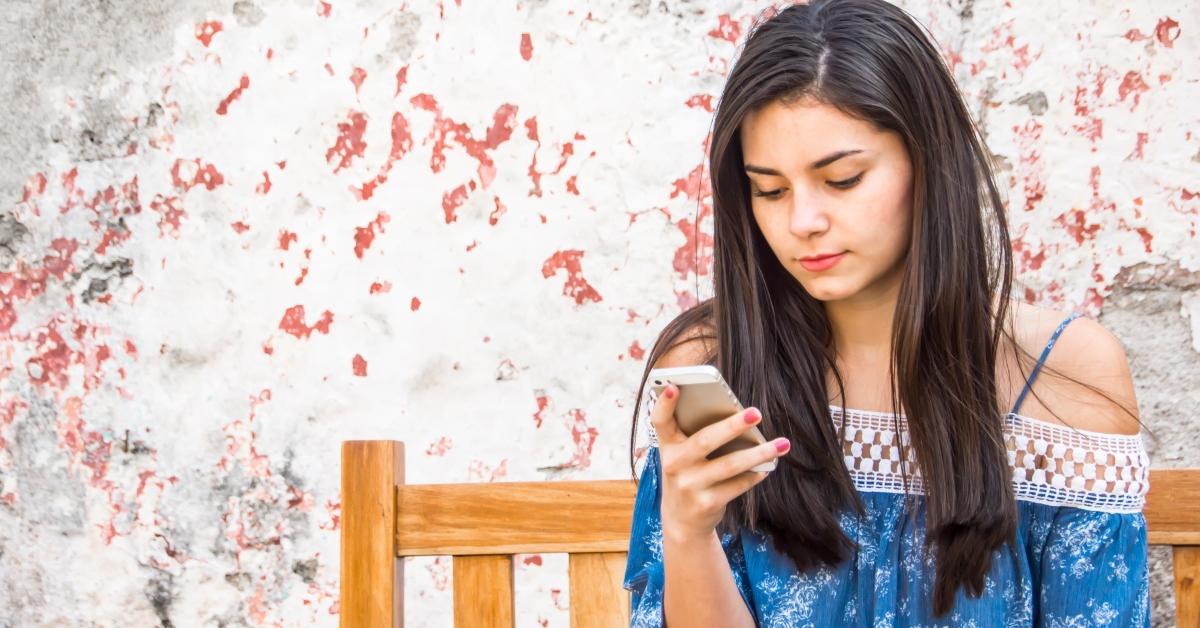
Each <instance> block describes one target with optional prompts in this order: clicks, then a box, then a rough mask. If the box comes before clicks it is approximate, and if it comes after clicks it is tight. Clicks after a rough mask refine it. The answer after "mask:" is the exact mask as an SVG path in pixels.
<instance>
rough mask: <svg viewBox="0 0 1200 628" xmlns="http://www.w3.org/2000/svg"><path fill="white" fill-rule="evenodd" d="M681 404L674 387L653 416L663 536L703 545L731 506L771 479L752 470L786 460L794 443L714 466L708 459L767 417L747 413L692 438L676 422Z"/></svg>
mask: <svg viewBox="0 0 1200 628" xmlns="http://www.w3.org/2000/svg"><path fill="white" fill-rule="evenodd" d="M678 399H679V389H678V388H677V387H676V386H674V385H673V384H671V385H668V386H667V387H666V388H664V389H663V391H662V394H661V395H659V396H658V401H657V402H656V403H655V405H654V410H653V411H652V412H651V415H650V422H651V424H652V425H654V430H655V432H656V433H657V434H658V453H659V461H660V466H661V469H662V485H661V490H662V504H661V506H660V510H661V517H662V526H663V534H664V535H666V536H668V537H672V538H674V539H677V540H686V539H699V538H703V537H705V536H706V535H710V534H712V532H713V529H714V528H715V527H716V525H717V522H719V521H720V520H721V517H722V516H723V515H724V514H725V506H726V505H727V504H728V503H729V502H731V501H733V499H734V498H736V497H737V496H738V495H741V494H742V493H745V492H746V491H748V490H750V489H751V488H752V487H753V486H754V485H755V484H758V483H759V482H761V481H762V480H763V478H765V477H767V473H766V472H756V471H751V470H750V469H752V468H754V467H756V466H758V465H760V464H762V463H764V462H767V461H769V460H773V459H775V458H779V457H781V456H783V455H784V454H785V453H787V451H788V449H790V448H791V443H789V442H788V440H787V439H786V438H777V439H775V440H773V441H768V442H766V443H763V444H762V445H759V446H757V447H752V448H750V449H741V450H738V451H734V452H730V453H728V454H725V455H723V456H720V457H718V458H716V459H713V460H708V459H707V456H708V454H710V453H712V452H713V450H715V449H717V448H718V447H720V446H721V445H724V444H725V443H727V442H729V441H731V440H733V439H734V438H735V437H736V436H737V435H739V434H741V433H742V432H745V431H746V430H748V429H750V428H751V427H753V426H754V425H757V424H758V423H759V422H760V421H761V420H762V415H761V414H760V413H759V411H758V409H757V408H753V407H751V408H746V409H745V410H743V411H741V412H738V413H736V414H733V415H731V416H729V417H727V418H725V419H722V420H721V421H718V422H716V423H713V424H712V425H707V426H705V427H704V428H702V429H700V430H699V431H697V432H696V433H695V434H692V435H691V436H687V435H685V434H684V433H683V431H682V430H680V429H679V423H678V422H677V421H676V420H675V404H676V402H677V401H678Z"/></svg>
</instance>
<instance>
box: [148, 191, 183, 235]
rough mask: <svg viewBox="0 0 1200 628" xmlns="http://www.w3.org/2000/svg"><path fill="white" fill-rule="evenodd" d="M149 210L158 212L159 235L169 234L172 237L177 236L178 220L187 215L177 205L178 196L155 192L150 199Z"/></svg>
mask: <svg viewBox="0 0 1200 628" xmlns="http://www.w3.org/2000/svg"><path fill="white" fill-rule="evenodd" d="M150 211H153V212H157V213H158V214H159V219H158V235H159V237H162V236H164V235H168V234H170V236H171V237H173V238H176V239H178V238H179V225H180V221H181V220H182V219H183V217H184V216H186V215H187V212H185V211H183V208H182V207H180V206H179V197H177V196H163V195H161V194H156V195H155V196H154V200H152V201H150Z"/></svg>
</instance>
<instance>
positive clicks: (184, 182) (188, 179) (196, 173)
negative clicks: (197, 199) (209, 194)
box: [171, 159, 225, 192]
mask: <svg viewBox="0 0 1200 628" xmlns="http://www.w3.org/2000/svg"><path fill="white" fill-rule="evenodd" d="M171 181H172V182H173V183H174V184H175V187H176V188H178V189H179V190H181V191H183V192H187V191H188V190H190V189H192V188H193V187H195V186H197V185H203V186H204V187H205V189H207V190H212V189H214V188H216V187H217V186H218V185H221V184H223V183H225V177H224V176H222V175H221V173H220V172H218V171H217V169H216V168H215V167H214V166H213V165H212V164H206V163H203V162H201V161H200V160H199V159H190V160H189V159H176V160H175V165H173V166H171Z"/></svg>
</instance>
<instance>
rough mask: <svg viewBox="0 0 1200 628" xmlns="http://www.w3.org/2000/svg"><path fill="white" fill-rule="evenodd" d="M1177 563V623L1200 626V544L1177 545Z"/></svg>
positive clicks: (1175, 554) (1175, 549)
mask: <svg viewBox="0 0 1200 628" xmlns="http://www.w3.org/2000/svg"><path fill="white" fill-rule="evenodd" d="M1173 554H1174V556H1173V558H1174V563H1175V625H1177V626H1200V546H1196V545H1177V546H1175V548H1174V551H1173Z"/></svg>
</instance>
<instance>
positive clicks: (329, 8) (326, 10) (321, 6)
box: [317, 2, 333, 17]
mask: <svg viewBox="0 0 1200 628" xmlns="http://www.w3.org/2000/svg"><path fill="white" fill-rule="evenodd" d="M331 12H333V5H332V4H329V3H328V2H318V3H317V15H318V16H320V17H329V14H330V13H331Z"/></svg>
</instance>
